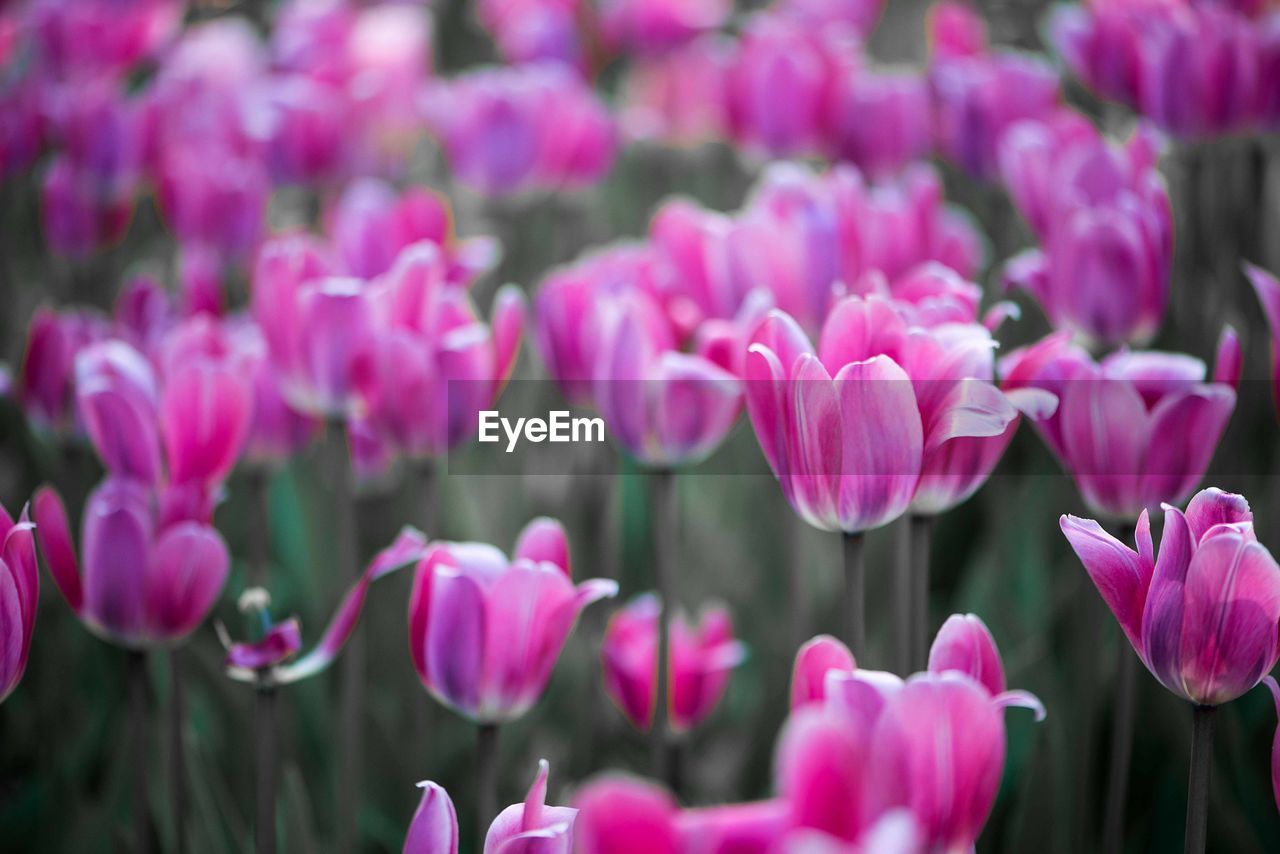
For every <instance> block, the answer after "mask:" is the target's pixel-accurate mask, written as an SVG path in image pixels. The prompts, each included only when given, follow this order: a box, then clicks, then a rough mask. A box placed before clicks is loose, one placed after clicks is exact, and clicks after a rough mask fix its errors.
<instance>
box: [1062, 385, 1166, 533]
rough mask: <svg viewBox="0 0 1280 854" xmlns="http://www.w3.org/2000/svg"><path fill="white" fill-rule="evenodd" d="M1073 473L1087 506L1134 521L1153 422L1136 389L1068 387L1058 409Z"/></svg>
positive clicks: (1086, 386) (1107, 386) (1139, 504)
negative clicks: (1143, 464)
mask: <svg viewBox="0 0 1280 854" xmlns="http://www.w3.org/2000/svg"><path fill="white" fill-rule="evenodd" d="M1059 418H1060V420H1061V423H1062V438H1063V444H1064V448H1065V452H1066V453H1065V457H1066V459H1067V460H1069V461H1070V462H1069V468H1070V471H1071V474H1072V476H1073V477H1074V478H1075V479H1076V483H1077V484H1078V485H1079V487H1080V491H1081V493H1082V494H1083V496H1084V499H1085V501H1086V502H1087V503H1088V504H1089V506H1090V507H1092V508H1094V509H1095V510H1098V511H1100V512H1106V513H1109V514H1111V515H1116V516H1129V515H1130V514H1132V516H1130V518H1133V517H1136V516H1137V515H1138V513H1139V512H1141V511H1142V509H1143V507H1142V506H1141V498H1140V497H1139V494H1138V483H1139V478H1140V476H1141V473H1142V471H1143V468H1142V460H1143V456H1144V455H1145V454H1146V452H1147V450H1148V448H1149V447H1150V446H1151V445H1152V444H1153V442H1152V439H1151V437H1152V432H1151V425H1150V418H1149V417H1148V415H1147V409H1146V406H1145V405H1144V403H1143V400H1142V397H1141V396H1140V395H1139V394H1138V391H1137V389H1135V388H1134V386H1133V384H1132V383H1130V382H1127V381H1124V380H1111V379H1103V378H1092V379H1078V380H1076V381H1074V382H1070V383H1068V385H1067V388H1066V390H1065V391H1064V392H1063V394H1062V404H1061V408H1060V410H1059Z"/></svg>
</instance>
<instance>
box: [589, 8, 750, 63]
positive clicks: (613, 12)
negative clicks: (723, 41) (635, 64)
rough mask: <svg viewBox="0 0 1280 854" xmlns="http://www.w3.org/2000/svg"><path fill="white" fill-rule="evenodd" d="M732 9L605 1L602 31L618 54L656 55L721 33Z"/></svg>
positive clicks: (607, 42)
mask: <svg viewBox="0 0 1280 854" xmlns="http://www.w3.org/2000/svg"><path fill="white" fill-rule="evenodd" d="M732 9H733V4H732V3H730V2H726V0H656V2H655V0H606V2H604V3H601V8H600V30H601V34H602V36H603V37H604V40H605V43H606V44H607V45H609V46H610V47H611V48H613V49H614V50H616V51H621V52H626V53H629V54H640V55H646V54H655V53H661V52H663V51H667V50H670V49H672V48H676V47H679V46H680V45H682V44H685V43H687V42H689V41H691V40H693V39H694V38H695V37H697V36H698V35H700V34H702V33H706V32H710V31H712V30H715V29H718V28H719V27H720V25H721V24H722V23H723V22H724V20H725V19H726V18H727V17H728V16H729V13H730V12H731V11H732Z"/></svg>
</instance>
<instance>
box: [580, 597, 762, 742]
mask: <svg viewBox="0 0 1280 854" xmlns="http://www.w3.org/2000/svg"><path fill="white" fill-rule="evenodd" d="M659 606H660V603H659V601H658V599H657V598H656V597H655V596H653V595H651V594H646V595H643V596H639V597H637V598H635V599H633V600H632V601H631V602H630V603H628V604H627V606H626V607H624V608H622V609H620V610H618V611H616V612H615V613H614V614H613V616H611V617H610V618H609V626H608V628H606V629H605V634H604V644H603V646H602V648H601V661H602V664H603V668H604V690H605V693H607V694H608V695H609V698H610V699H611V700H613V702H614V704H615V705H616V706H617V707H618V708H619V709H620V710H621V711H622V713H623V714H624V715H626V717H627V720H628V721H630V722H631V724H632V726H634V727H636V728H637V729H639V730H641V731H647V730H648V729H649V728H650V727H651V726H652V725H653V716H654V713H655V709H656V706H657V678H658V611H659ZM670 622H671V648H670V651H669V652H670V655H669V658H668V662H669V663H668V667H667V669H668V673H669V675H670V679H669V681H668V683H667V684H668V686H669V687H668V691H669V693H668V695H667V698H666V700H665V702H666V703H667V706H668V711H669V714H668V718H669V720H670V721H671V727H672V728H673V729H674V730H676V731H681V732H682V731H685V730H689V729H692V728H694V727H696V726H697V725H698V724H699V723H701V722H702V721H703V720H704V719H705V718H706V717H707V716H708V715H709V714H711V712H713V711H714V710H715V707H716V706H717V705H719V703H720V699H721V697H723V696H724V692H725V689H726V688H727V687H728V684H729V676H730V674H731V673H732V672H733V669H734V668H735V667H737V666H738V665H739V664H741V663H742V661H743V659H744V658H745V657H746V647H745V646H743V644H742V643H741V642H739V641H737V640H735V639H734V637H733V623H732V621H731V619H730V617H729V612H728V611H727V610H726V609H724V608H722V607H711V608H707V609H705V610H704V611H702V613H701V615H700V616H699V619H698V622H697V623H696V624H694V625H690V623H689V621H688V620H687V619H686V617H685V616H684V615H683V614H680V613H677V614H676V615H675V616H674V617H672V618H671V621H670Z"/></svg>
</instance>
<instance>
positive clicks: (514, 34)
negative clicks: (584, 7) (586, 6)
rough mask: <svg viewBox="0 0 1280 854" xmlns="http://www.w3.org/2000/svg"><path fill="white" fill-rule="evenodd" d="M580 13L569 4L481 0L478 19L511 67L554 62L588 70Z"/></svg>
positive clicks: (563, 0) (565, 1)
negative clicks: (547, 61) (546, 61)
mask: <svg viewBox="0 0 1280 854" xmlns="http://www.w3.org/2000/svg"><path fill="white" fill-rule="evenodd" d="M579 14H580V13H579V12H578V10H577V9H576V8H575V7H574V4H573V2H569V1H568V0H481V2H479V3H477V4H476V17H477V19H478V20H479V22H480V26H482V27H483V28H484V29H485V30H486V31H487V32H488V33H489V34H490V35H491V36H492V37H493V40H494V43H495V44H496V46H497V48H498V53H499V54H500V55H501V56H502V58H503V59H505V60H506V61H507V62H508V63H510V64H512V65H521V64H526V63H534V62H541V61H544V60H555V61H558V62H562V63H564V64H565V65H568V66H572V67H574V68H577V69H579V70H582V71H586V70H587V60H588V56H587V46H586V45H585V44H584V41H585V39H584V37H583V34H582V33H581V32H580V27H579V25H578V24H579Z"/></svg>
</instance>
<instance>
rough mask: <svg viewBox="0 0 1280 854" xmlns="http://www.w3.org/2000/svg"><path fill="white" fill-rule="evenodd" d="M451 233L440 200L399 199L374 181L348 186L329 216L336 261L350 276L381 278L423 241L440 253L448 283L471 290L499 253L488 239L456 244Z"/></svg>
mask: <svg viewBox="0 0 1280 854" xmlns="http://www.w3.org/2000/svg"><path fill="white" fill-rule="evenodd" d="M453 227H454V222H453V214H452V212H451V211H450V209H449V203H448V200H447V199H445V198H444V197H442V196H440V195H438V194H437V193H434V192H432V191H431V190H427V189H425V188H413V189H410V190H408V191H406V192H405V193H404V194H403V195H397V194H396V192H395V191H394V190H393V189H392V188H391V187H390V186H389V185H387V184H384V183H383V182H381V181H378V180H375V179H372V178H365V179H362V180H359V181H355V182H354V183H352V184H351V185H350V186H348V187H347V190H346V192H344V193H343V194H342V197H341V198H340V199H339V201H338V203H337V204H336V205H335V206H334V208H333V209H332V210H331V211H330V212H329V216H328V232H329V234H330V235H331V237H332V240H333V244H334V248H335V250H336V252H337V255H338V258H339V260H340V261H341V263H342V265H343V266H344V268H345V269H346V271H347V272H348V273H350V274H351V275H353V276H356V277H358V278H362V279H371V278H374V277H375V276H380V275H382V274H383V273H386V272H387V271H388V270H390V269H391V267H392V265H393V264H394V263H395V261H396V258H397V257H399V255H400V254H401V253H402V252H403V251H404V250H405V249H406V248H408V247H409V246H411V245H413V244H414V243H419V242H422V241H426V242H429V243H433V244H435V245H436V246H437V247H439V249H440V252H441V255H442V257H443V259H444V261H445V262H446V263H447V266H448V269H447V274H446V278H447V279H448V281H449V282H451V283H456V284H460V285H463V286H466V285H470V284H471V282H472V281H473V280H474V279H475V278H477V277H478V276H480V275H482V274H484V273H486V272H488V271H489V269H491V268H492V267H493V266H494V264H496V263H497V260H498V254H499V252H500V249H499V246H498V245H497V242H496V241H495V240H494V239H493V238H490V237H474V238H467V239H459V238H458V237H457V236H456V235H455V234H454V231H453Z"/></svg>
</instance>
